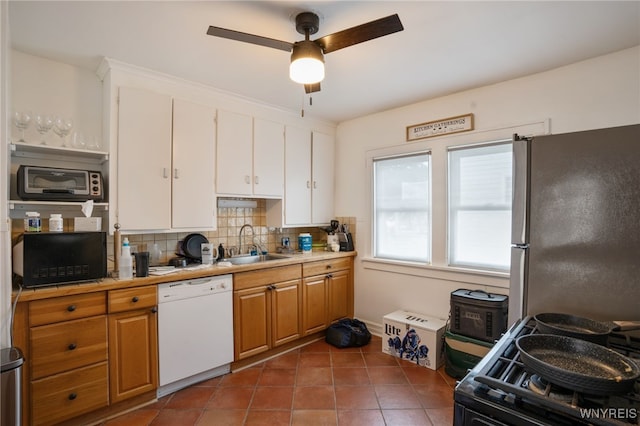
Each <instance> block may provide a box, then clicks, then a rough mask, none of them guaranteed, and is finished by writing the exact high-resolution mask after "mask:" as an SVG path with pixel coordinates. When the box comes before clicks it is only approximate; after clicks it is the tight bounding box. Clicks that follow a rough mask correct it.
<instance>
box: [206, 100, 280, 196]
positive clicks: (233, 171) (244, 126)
mask: <svg viewBox="0 0 640 426" xmlns="http://www.w3.org/2000/svg"><path fill="white" fill-rule="evenodd" d="M217 156H218V157H217V158H218V165H217V167H216V170H217V179H216V192H217V193H218V194H221V195H231V196H245V197H265V198H277V197H282V195H283V191H284V126H283V125H282V124H280V123H276V122H272V121H268V120H262V119H259V118H252V117H251V116H249V115H245V114H240V113H235V112H231V111H224V110H221V111H219V113H218V154H217Z"/></svg>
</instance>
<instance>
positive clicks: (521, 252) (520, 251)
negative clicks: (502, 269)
mask: <svg viewBox="0 0 640 426" xmlns="http://www.w3.org/2000/svg"><path fill="white" fill-rule="evenodd" d="M526 246H527V247H528V245H526ZM527 247H517V246H512V247H511V274H510V277H509V320H508V321H509V324H513V323H514V322H516V321H517V320H518V319H519V318H522V316H523V315H524V314H525V313H526V312H527V283H526V280H527V275H526V274H527V263H528V262H527V261H528V250H527Z"/></svg>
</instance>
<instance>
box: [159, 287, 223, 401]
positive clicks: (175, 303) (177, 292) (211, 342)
mask: <svg viewBox="0 0 640 426" xmlns="http://www.w3.org/2000/svg"><path fill="white" fill-rule="evenodd" d="M158 352H159V359H158V363H159V370H160V383H159V384H160V386H159V387H158V393H157V394H158V397H161V396H164V395H168V394H170V393H172V392H175V391H176V390H179V389H182V388H185V387H187V386H190V385H192V384H194V383H197V382H200V381H203V380H207V379H210V378H212V377H216V376H220V375H222V374H226V373H228V372H229V371H230V363H231V362H232V361H233V278H232V275H230V274H229V275H219V276H215V277H207V278H199V279H193V280H185V281H176V282H170V283H164V284H160V285H158Z"/></svg>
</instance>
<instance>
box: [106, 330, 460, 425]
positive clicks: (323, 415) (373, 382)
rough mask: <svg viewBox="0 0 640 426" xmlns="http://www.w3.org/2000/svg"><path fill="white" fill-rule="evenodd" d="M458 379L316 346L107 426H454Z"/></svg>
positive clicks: (361, 352) (370, 350) (375, 342)
mask: <svg viewBox="0 0 640 426" xmlns="http://www.w3.org/2000/svg"><path fill="white" fill-rule="evenodd" d="M454 386H455V379H453V378H451V377H449V376H448V375H447V374H446V373H445V372H444V369H442V368H441V369H440V370H438V371H433V370H429V369H426V368H424V367H417V366H416V365H415V364H412V363H410V362H408V361H403V360H398V359H397V358H394V357H391V356H389V355H386V354H383V353H382V352H381V340H380V337H377V336H373V338H372V340H371V343H370V344H369V345H367V346H365V347H362V348H346V349H338V348H335V347H333V346H331V345H329V344H327V343H325V342H324V341H317V342H314V343H311V344H309V345H307V346H304V347H302V348H299V349H296V350H295V351H292V352H288V353H285V354H283V355H280V356H278V357H276V358H273V359H271V360H268V361H265V362H263V363H261V364H259V365H256V366H253V367H250V368H247V369H245V370H241V371H239V372H236V373H231V374H227V375H224V376H221V377H216V378H214V379H211V380H208V381H205V382H202V383H198V384H195V385H193V386H191V387H189V388H186V389H183V390H180V391H178V392H175V393H173V394H171V395H167V396H165V397H163V398H161V399H160V400H158V402H157V403H155V404H153V405H149V406H146V407H143V408H140V409H138V410H135V411H133V412H130V413H128V414H125V415H122V416H120V417H117V418H114V419H111V420H109V421H107V422H105V423H103V426H122V425H127V426H131V425H135V426H138V425H152V426H156V425H158V426H159V425H171V426H181V425H185V426H192V425H198V426H203V425H205V426H206V425H269V426H276V425H304V426H308V425H363V426H365V425H366V426H376V425H416V426H417V425H434V426H441V425H451V424H453V387H454Z"/></svg>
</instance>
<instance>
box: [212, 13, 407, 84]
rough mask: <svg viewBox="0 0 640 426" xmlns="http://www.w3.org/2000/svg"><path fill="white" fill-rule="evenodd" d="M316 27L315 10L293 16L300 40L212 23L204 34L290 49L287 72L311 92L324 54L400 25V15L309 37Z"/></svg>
mask: <svg viewBox="0 0 640 426" xmlns="http://www.w3.org/2000/svg"><path fill="white" fill-rule="evenodd" d="M319 27H320V19H319V18H318V15H317V14H315V13H313V12H302V13H299V14H298V15H297V16H296V30H297V31H298V32H299V33H300V34H304V40H301V41H296V42H295V43H289V42H287V41H281V40H276V39H273V38H268V37H263V36H258V35H254V34H248V33H243V32H240V31H234V30H229V29H226V28H220V27H214V26H210V27H209V30H208V31H207V34H208V35H211V36H216V37H222V38H227V39H231V40H237V41H243V42H245V43H252V44H257V45H260V46H266V47H271V48H274V49H279V50H284V51H286V52H292V53H291V65H290V67H289V76H290V77H291V79H292V80H293V81H295V82H297V83H301V84H304V89H305V92H306V93H312V92H318V91H320V81H322V79H323V78H324V55H325V54H327V53H331V52H335V51H336V50H339V49H342V48H345V47H349V46H353V45H354V44H358V43H363V42H365V41H369V40H373V39H375V38H378V37H382V36H386V35H389V34H393V33H396V32H398V31H402V30H403V29H404V27H403V26H402V23H401V22H400V18H399V17H398V15H397V14H395V15H390V16H387V17H385V18H380V19H376V20H375V21H371V22H367V23H365V24H362V25H358V26H355V27H351V28H348V29H346V30H342V31H338V32H336V33H333V34H329V35H326V36H324V37H320V38H318V39H316V40H309V36H310V35H311V34H315V33H317V32H318V29H319Z"/></svg>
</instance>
